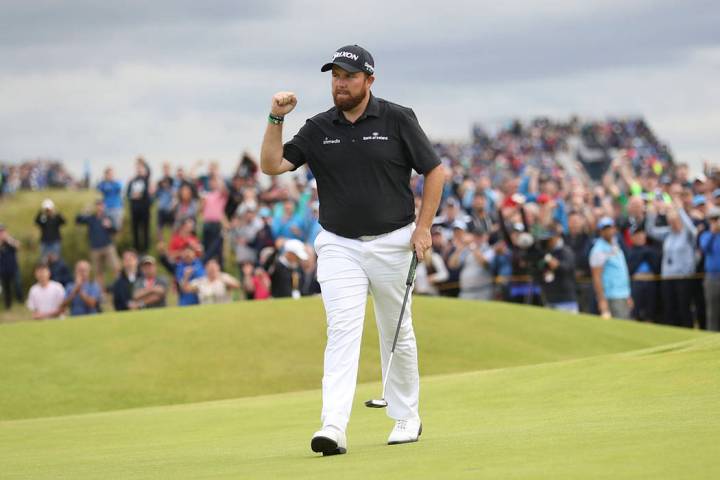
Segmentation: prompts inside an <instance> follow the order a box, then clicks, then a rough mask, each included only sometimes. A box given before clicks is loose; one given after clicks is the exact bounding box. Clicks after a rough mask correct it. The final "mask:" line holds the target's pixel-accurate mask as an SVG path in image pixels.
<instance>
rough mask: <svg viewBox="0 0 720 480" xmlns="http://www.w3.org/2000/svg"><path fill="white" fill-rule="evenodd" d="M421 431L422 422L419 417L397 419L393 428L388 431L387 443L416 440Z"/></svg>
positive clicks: (396, 443) (394, 443) (393, 443)
mask: <svg viewBox="0 0 720 480" xmlns="http://www.w3.org/2000/svg"><path fill="white" fill-rule="evenodd" d="M421 433H422V422H420V419H419V418H410V419H407V420H398V421H397V422H395V428H393V431H392V432H390V436H389V437H388V445H398V444H400V443H411V442H417V441H418V438H419V437H420V434H421Z"/></svg>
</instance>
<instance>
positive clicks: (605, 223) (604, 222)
mask: <svg viewBox="0 0 720 480" xmlns="http://www.w3.org/2000/svg"><path fill="white" fill-rule="evenodd" d="M614 226H615V220H613V219H612V218H611V217H602V218H601V219H600V220H598V223H597V228H598V230H602V229H604V228H607V227H614Z"/></svg>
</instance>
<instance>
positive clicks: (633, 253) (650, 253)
mask: <svg viewBox="0 0 720 480" xmlns="http://www.w3.org/2000/svg"><path fill="white" fill-rule="evenodd" d="M661 259H662V257H661V255H660V252H658V250H657V248H655V247H651V246H649V245H643V246H639V247H631V248H630V250H629V251H628V257H627V264H628V271H629V272H630V275H633V274H635V273H636V272H637V269H638V268H640V265H642V263H643V262H647V264H648V265H649V266H650V269H651V270H652V273H654V274H656V275H659V274H660V265H661V263H660V261H661Z"/></svg>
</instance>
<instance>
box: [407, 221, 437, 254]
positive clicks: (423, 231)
mask: <svg viewBox="0 0 720 480" xmlns="http://www.w3.org/2000/svg"><path fill="white" fill-rule="evenodd" d="M410 244H411V245H412V248H413V250H415V253H417V257H418V260H420V261H422V260H423V259H424V258H425V252H427V250H428V249H429V248H430V247H431V246H432V238H431V237H430V229H429V228H423V227H417V228H415V231H414V232H413V234H412V238H410Z"/></svg>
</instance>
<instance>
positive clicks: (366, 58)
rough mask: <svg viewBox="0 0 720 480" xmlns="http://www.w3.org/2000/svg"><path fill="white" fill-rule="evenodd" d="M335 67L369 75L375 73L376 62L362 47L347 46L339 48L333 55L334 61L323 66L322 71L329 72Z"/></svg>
mask: <svg viewBox="0 0 720 480" xmlns="http://www.w3.org/2000/svg"><path fill="white" fill-rule="evenodd" d="M333 65H337V66H338V67H340V68H342V69H343V70H345V71H348V72H350V73H355V72H365V73H367V74H368V75H372V74H374V73H375V60H373V57H372V55H370V52H368V51H367V50H365V49H364V48H362V47H361V46H360V45H346V46H344V47H340V48H338V49H337V50H336V51H335V53H333V57H332V60H331V61H330V62H328V63H326V64H325V65H323V66H322V68H321V69H320V71H321V72H327V71H328V70H331V69H332V67H333Z"/></svg>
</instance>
